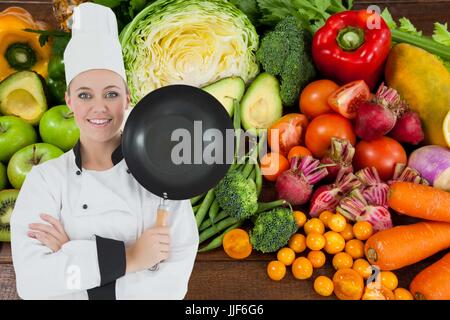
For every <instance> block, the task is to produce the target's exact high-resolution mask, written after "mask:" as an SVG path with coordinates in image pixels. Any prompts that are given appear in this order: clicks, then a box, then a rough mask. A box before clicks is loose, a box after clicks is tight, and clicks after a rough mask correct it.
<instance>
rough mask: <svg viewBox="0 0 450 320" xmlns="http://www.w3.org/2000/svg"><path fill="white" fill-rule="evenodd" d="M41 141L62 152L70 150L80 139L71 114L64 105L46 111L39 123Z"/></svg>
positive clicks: (78, 130)
mask: <svg viewBox="0 0 450 320" xmlns="http://www.w3.org/2000/svg"><path fill="white" fill-rule="evenodd" d="M39 133H40V135H41V138H42V141H44V142H46V143H50V144H52V145H54V146H57V147H58V148H60V149H61V150H63V151H69V150H70V149H72V148H73V147H74V146H75V144H76V143H77V141H78V139H79V138H80V129H78V126H77V124H76V122H75V118H74V117H73V112H72V111H70V109H69V107H68V106H66V105H65V104H63V105H60V106H56V107H52V108H50V109H49V110H47V111H46V112H45V113H44V115H43V116H42V118H41V121H40V122H39Z"/></svg>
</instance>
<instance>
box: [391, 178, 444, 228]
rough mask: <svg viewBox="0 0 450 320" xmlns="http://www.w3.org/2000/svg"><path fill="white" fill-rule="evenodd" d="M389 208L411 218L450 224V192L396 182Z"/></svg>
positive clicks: (392, 187)
mask: <svg viewBox="0 0 450 320" xmlns="http://www.w3.org/2000/svg"><path fill="white" fill-rule="evenodd" d="M388 200H389V206H390V207H391V208H392V209H394V210H395V211H398V212H400V213H403V214H406V215H408V216H411V217H416V218H422V219H427V220H433V221H443V222H450V192H446V191H443V190H439V189H436V188H433V187H430V186H425V185H421V184H416V183H412V182H394V183H393V184H392V185H391V188H390V190H389V199H388Z"/></svg>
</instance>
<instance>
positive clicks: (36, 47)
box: [0, 6, 51, 81]
mask: <svg viewBox="0 0 450 320" xmlns="http://www.w3.org/2000/svg"><path fill="white" fill-rule="evenodd" d="M26 28H28V29H34V30H48V28H49V26H48V24H47V23H45V22H43V21H35V20H34V18H33V16H32V15H31V14H30V13H29V12H28V11H27V10H25V9H24V8H21V7H14V6H13V7H9V8H7V9H5V10H3V11H2V12H0V81H2V80H3V79H4V78H6V77H7V76H9V75H10V74H12V73H14V72H17V71H20V70H33V71H35V72H37V73H39V74H40V75H42V76H43V77H44V78H46V77H47V67H48V61H49V59H50V55H51V43H49V42H47V43H46V44H45V45H44V46H42V47H41V45H40V43H39V34H38V33H34V32H27V31H24V30H23V29H26Z"/></svg>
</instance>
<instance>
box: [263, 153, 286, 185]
mask: <svg viewBox="0 0 450 320" xmlns="http://www.w3.org/2000/svg"><path fill="white" fill-rule="evenodd" d="M287 169H289V162H288V161H287V159H286V158H285V157H284V156H282V155H281V154H278V153H274V152H269V153H267V154H265V155H264V157H262V159H261V173H262V175H263V176H264V178H266V179H267V180H269V181H275V180H277V178H278V176H279V175H280V174H282V173H283V172H284V171H286V170H287Z"/></svg>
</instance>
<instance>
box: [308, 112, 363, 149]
mask: <svg viewBox="0 0 450 320" xmlns="http://www.w3.org/2000/svg"><path fill="white" fill-rule="evenodd" d="M333 137H336V138H340V139H347V140H349V141H350V143H351V144H352V145H354V144H355V141H356V136H355V132H354V131H353V127H352V124H351V123H350V120H348V119H346V118H344V117H343V116H341V115H339V114H332V113H330V114H323V115H321V116H318V117H317V118H314V119H313V120H312V121H311V123H310V124H309V126H308V128H307V129H306V135H305V143H306V147H307V148H308V149H309V151H311V153H312V154H313V155H314V157H316V158H322V157H323V156H324V155H325V154H326V152H327V150H328V148H329V147H330V145H331V138H333Z"/></svg>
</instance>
